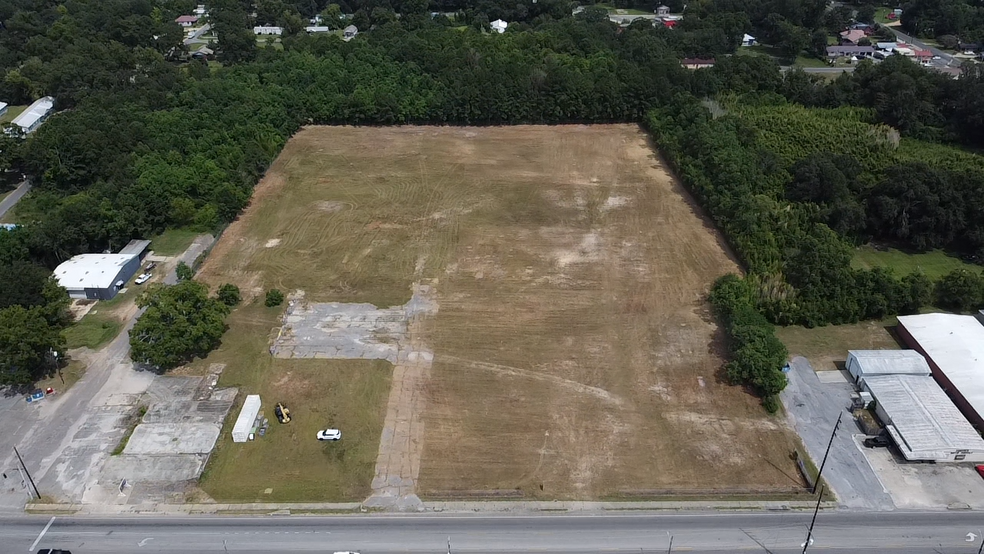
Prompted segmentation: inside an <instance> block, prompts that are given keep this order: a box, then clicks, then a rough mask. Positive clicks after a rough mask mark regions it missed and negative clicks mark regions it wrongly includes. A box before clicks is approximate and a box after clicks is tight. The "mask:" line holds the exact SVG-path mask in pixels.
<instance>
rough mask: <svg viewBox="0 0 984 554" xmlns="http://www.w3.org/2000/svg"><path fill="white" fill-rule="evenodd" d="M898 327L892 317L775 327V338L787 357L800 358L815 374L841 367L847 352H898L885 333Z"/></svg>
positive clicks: (890, 336)
mask: <svg viewBox="0 0 984 554" xmlns="http://www.w3.org/2000/svg"><path fill="white" fill-rule="evenodd" d="M896 325H898V320H897V319H896V318H894V317H890V318H888V319H884V320H882V321H862V322H860V323H854V324H850V325H828V326H826V327H815V328H813V329H807V328H806V327H802V326H799V325H791V326H789V327H777V328H776V336H777V337H778V338H779V340H781V341H782V343H783V344H785V345H786V348H787V349H788V350H789V355H790V356H803V357H804V358H806V359H808V360H810V364H811V365H812V366H813V369H816V370H818V371H822V370H827V369H838V368H843V363H844V360H846V359H847V351H848V350H880V349H893V350H894V349H898V348H900V346H899V343H898V342H897V341H896V340H895V337H893V336H892V334H891V333H890V332H889V329H890V328H892V327H895V326H896Z"/></svg>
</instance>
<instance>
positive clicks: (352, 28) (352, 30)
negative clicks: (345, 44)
mask: <svg viewBox="0 0 984 554" xmlns="http://www.w3.org/2000/svg"><path fill="white" fill-rule="evenodd" d="M342 32H344V33H358V32H359V28H358V27H356V26H355V25H349V26H348V27H346V28H345V29H344V30H343V31H342Z"/></svg>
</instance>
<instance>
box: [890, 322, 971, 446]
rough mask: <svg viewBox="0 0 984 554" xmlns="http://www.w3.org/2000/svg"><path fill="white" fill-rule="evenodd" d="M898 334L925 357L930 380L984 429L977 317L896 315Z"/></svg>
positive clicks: (968, 417)
mask: <svg viewBox="0 0 984 554" xmlns="http://www.w3.org/2000/svg"><path fill="white" fill-rule="evenodd" d="M898 333H899V336H900V337H901V338H902V340H903V341H905V343H906V344H907V345H908V346H909V347H911V348H914V349H916V350H918V351H919V352H922V354H923V355H924V356H926V361H927V362H929V367H930V368H931V369H932V370H933V377H935V378H936V381H937V382H938V383H939V384H940V386H941V387H943V390H945V391H946V393H947V394H949V395H950V397H951V398H953V402H954V403H955V404H956V405H957V407H958V408H960V410H961V411H962V412H963V413H964V415H965V416H966V417H967V419H969V420H970V422H971V423H973V424H974V425H977V426H978V428H980V429H984V418H982V416H984V325H982V324H981V322H980V321H979V320H978V319H977V317H975V316H972V315H956V314H920V315H904V316H899V326H898Z"/></svg>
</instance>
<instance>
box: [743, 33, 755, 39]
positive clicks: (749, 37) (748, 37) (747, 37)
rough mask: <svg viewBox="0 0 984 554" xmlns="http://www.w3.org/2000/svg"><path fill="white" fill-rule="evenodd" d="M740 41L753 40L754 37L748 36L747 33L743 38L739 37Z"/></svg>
mask: <svg viewBox="0 0 984 554" xmlns="http://www.w3.org/2000/svg"><path fill="white" fill-rule="evenodd" d="M741 40H742V41H747V40H755V37H753V36H752V35H750V34H748V33H745V36H743V37H741Z"/></svg>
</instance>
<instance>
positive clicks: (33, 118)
mask: <svg viewBox="0 0 984 554" xmlns="http://www.w3.org/2000/svg"><path fill="white" fill-rule="evenodd" d="M54 108H55V99H54V98H52V97H50V96H45V97H44V98H41V99H39V100H37V101H35V102H34V103H33V104H31V105H30V106H28V107H27V109H26V110H24V111H23V112H21V114H20V115H18V116H17V117H15V118H14V120H13V121H11V123H13V124H14V125H17V126H18V127H20V128H21V132H23V133H24V134H28V133H32V132H34V131H35V130H36V129H37V128H38V127H40V126H41V124H42V123H44V120H45V119H48V116H49V115H51V112H52V110H54Z"/></svg>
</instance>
